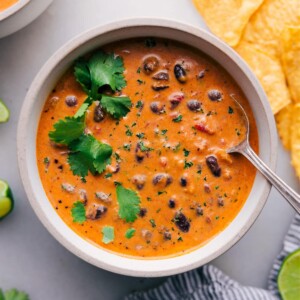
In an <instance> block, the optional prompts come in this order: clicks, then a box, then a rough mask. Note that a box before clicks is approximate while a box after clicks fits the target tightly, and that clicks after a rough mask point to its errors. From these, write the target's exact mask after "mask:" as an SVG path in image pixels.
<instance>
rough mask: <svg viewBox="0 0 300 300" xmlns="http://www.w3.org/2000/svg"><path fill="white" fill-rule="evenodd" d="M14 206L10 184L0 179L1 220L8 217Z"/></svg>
mask: <svg viewBox="0 0 300 300" xmlns="http://www.w3.org/2000/svg"><path fill="white" fill-rule="evenodd" d="M13 208H14V200H13V196H12V192H11V190H10V188H9V186H8V184H7V183H6V182H5V181H3V180H0V220H1V219H3V218H4V217H6V216H7V215H8V214H9V213H10V212H11V211H12V210H13Z"/></svg>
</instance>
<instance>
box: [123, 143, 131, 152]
mask: <svg viewBox="0 0 300 300" xmlns="http://www.w3.org/2000/svg"><path fill="white" fill-rule="evenodd" d="M123 149H124V150H126V151H130V149H131V144H124V145H123Z"/></svg>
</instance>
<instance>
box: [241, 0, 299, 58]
mask: <svg viewBox="0 0 300 300" xmlns="http://www.w3.org/2000/svg"><path fill="white" fill-rule="evenodd" d="M285 26H300V1H299V0H265V1H264V3H263V4H262V6H261V7H260V9H259V10H258V11H257V12H256V13H255V14H254V15H253V16H252V17H251V19H250V21H249V23H248V25H247V26H246V28H245V32H244V35H243V39H244V40H245V41H247V42H250V43H253V44H256V47H257V48H259V49H261V50H263V51H268V52H267V53H268V54H270V55H278V50H279V49H278V48H279V41H280V36H281V33H282V31H283V29H284V27H285Z"/></svg>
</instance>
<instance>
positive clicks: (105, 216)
mask: <svg viewBox="0 0 300 300" xmlns="http://www.w3.org/2000/svg"><path fill="white" fill-rule="evenodd" d="M232 94H234V95H235V98H236V99H238V100H239V101H240V103H241V104H242V105H243V106H244V108H245V110H246V112H247V114H248V116H249V119H250V123H251V138H250V142H251V146H252V147H253V148H254V149H255V151H256V152H257V151H258V135H257V129H256V125H255V121H254V117H253V114H252V112H251V109H250V106H249V104H248V102H247V99H246V98H245V96H244V94H243V93H242V91H241V89H240V88H239V87H238V86H237V84H236V83H235V81H234V80H233V79H232V78H231V76H230V75H229V74H228V73H227V72H226V71H225V70H224V69H223V68H222V67H221V66H220V65H219V64H217V63H216V62H214V61H213V60H211V59H210V58H209V57H207V56H206V55H204V54H203V53H201V52H199V51H197V50H195V49H193V48H190V47H188V46H186V45H182V44H179V43H176V42H173V41H170V40H159V39H157V40H155V39H152V38H151V39H137V40H125V41H121V42H118V43H114V44H111V45H107V46H105V47H103V48H102V49H100V50H98V51H95V52H93V53H91V54H88V55H86V56H85V57H82V58H79V59H78V60H77V61H76V62H75V63H74V66H73V67H72V68H71V69H70V70H69V71H68V72H67V73H66V74H65V75H64V76H63V77H62V78H61V79H60V80H59V81H58V83H57V85H56V86H55V87H54V89H53V91H52V92H51V94H50V95H49V97H48V99H47V100H46V103H45V106H44V109H43V112H42V114H41V118H40V123H39V127H38V132H37V164H38V168H39V172H40V178H41V181H42V184H43V187H44V189H45V192H46V194H47V196H48V198H49V201H50V202H51V203H52V205H53V208H54V209H55V210H56V211H57V213H58V214H59V216H60V217H61V218H62V219H63V220H64V222H65V223H66V224H67V225H68V226H69V227H70V228H71V229H72V230H74V231H75V232H76V233H77V234H78V235H80V236H81V237H82V238H84V239H86V240H88V241H89V242H91V243H93V244H96V245H98V246H99V247H102V248H105V249H107V250H109V251H113V252H117V253H119V254H121V255H127V256H135V257H141V258H142V257H143V258H151V257H152V258H153V257H167V256H174V255H181V254H183V253H185V252H187V251H191V250H193V249H195V248H197V247H200V246H201V245H203V244H205V243H207V242H208V241H209V240H210V239H212V238H213V237H214V236H215V235H217V234H218V233H220V231H222V230H224V229H225V227H226V226H228V224H229V223H230V222H231V221H232V220H233V219H234V218H235V217H236V215H237V214H238V212H239V211H240V209H241V208H242V206H243V205H244V203H245V201H246V199H247V197H248V195H249V193H250V190H251V187H252V185H253V181H254V178H255V173H256V172H255V169H254V168H253V166H252V165H251V164H250V163H249V162H248V161H247V160H246V159H245V158H244V157H242V156H241V155H229V154H227V153H226V149H228V148H229V147H231V146H233V145H236V144H237V143H239V142H240V141H241V140H242V139H243V138H244V135H245V128H244V123H243V118H242V116H241V115H240V113H239V110H238V108H237V107H236V105H235V103H234V101H233V99H232V97H231V95H232Z"/></svg>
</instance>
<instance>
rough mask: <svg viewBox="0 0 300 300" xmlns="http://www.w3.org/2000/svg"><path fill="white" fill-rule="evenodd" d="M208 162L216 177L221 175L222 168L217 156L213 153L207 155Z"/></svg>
mask: <svg viewBox="0 0 300 300" xmlns="http://www.w3.org/2000/svg"><path fill="white" fill-rule="evenodd" d="M206 164H207V166H208V167H209V169H210V170H211V172H212V173H213V175H214V176H216V177H220V176H221V168H220V166H219V163H218V160H217V158H216V157H215V156H213V155H210V156H207V157H206Z"/></svg>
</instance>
